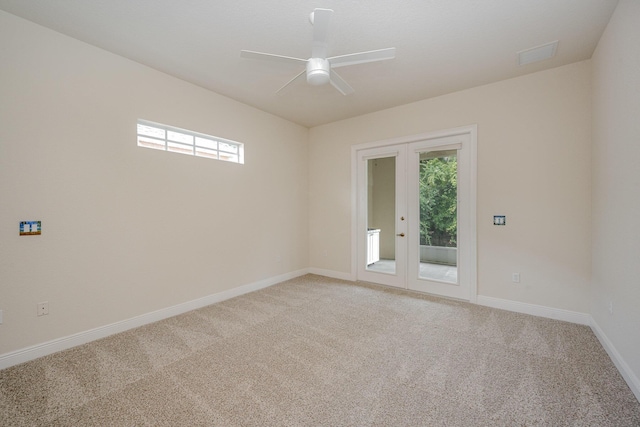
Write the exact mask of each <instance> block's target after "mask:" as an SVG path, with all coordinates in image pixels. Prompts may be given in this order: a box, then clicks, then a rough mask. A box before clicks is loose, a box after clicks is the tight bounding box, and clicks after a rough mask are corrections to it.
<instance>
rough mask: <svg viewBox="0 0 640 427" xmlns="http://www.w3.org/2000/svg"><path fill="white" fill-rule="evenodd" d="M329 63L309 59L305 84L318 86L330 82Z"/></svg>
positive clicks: (320, 59) (319, 59) (322, 60)
mask: <svg viewBox="0 0 640 427" xmlns="http://www.w3.org/2000/svg"><path fill="white" fill-rule="evenodd" d="M330 69H331V66H330V65H329V61H327V60H326V59H322V58H310V59H309V61H308V62H307V83H309V84H311V85H314V86H320V85H324V84H327V83H329V80H331V74H330Z"/></svg>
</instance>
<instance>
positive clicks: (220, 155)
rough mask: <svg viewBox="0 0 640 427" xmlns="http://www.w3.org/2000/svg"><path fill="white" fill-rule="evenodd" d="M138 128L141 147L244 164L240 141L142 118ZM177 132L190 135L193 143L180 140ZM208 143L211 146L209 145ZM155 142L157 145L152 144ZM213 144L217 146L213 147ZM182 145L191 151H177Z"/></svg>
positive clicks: (138, 141) (138, 142) (138, 140)
mask: <svg viewBox="0 0 640 427" xmlns="http://www.w3.org/2000/svg"><path fill="white" fill-rule="evenodd" d="M136 129H137V131H136V134H137V144H138V146H139V147H143V148H150V149H152V150H162V151H167V152H170V153H178V154H189V155H192V156H195V157H202V158H206V159H215V160H221V161H225V162H230V163H239V164H244V145H243V144H242V143H239V142H235V141H231V140H228V139H224V138H217V137H215V136H212V135H207V134H203V133H198V132H193V131H190V130H187V129H180V128H177V127H174V126H169V125H163V124H160V123H154V122H150V121H147V120H141V119H139V120H138V122H137V127H136ZM141 130H142V131H141ZM159 131H162V134H163V135H164V138H160V136H159V135H160V132H159ZM176 134H181V135H185V136H188V137H190V139H191V143H185V142H180V141H178V140H177V139H178V138H177V137H175V135H176ZM152 135H153V136H152ZM170 135H171V137H170ZM141 138H142V144H141ZM145 140H146V141H145ZM145 142H146V145H145ZM207 143H209V144H210V145H211V146H207V145H206V144H207ZM153 144H155V145H157V146H150V145H153ZM160 145H162V146H163V148H160ZM212 146H214V147H215V148H212ZM181 147H184V148H185V149H186V148H188V149H189V151H191V152H190V153H186V152H184V151H186V150H183V151H177V150H178V149H180V148H181ZM223 147H224V148H223ZM172 148H173V149H172Z"/></svg>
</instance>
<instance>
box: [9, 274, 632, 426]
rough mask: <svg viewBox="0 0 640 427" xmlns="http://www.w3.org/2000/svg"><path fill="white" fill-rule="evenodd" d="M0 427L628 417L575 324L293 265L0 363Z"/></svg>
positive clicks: (601, 360) (550, 422) (514, 422)
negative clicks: (88, 338) (283, 276)
mask: <svg viewBox="0 0 640 427" xmlns="http://www.w3.org/2000/svg"><path fill="white" fill-rule="evenodd" d="M0 425H2V426H22V425H25V426H27V425H28V426H38V425H47V426H57V425H65V426H91V425H95V426H119V425H122V426H125V425H126V426H145V425H150V426H162V425H166V426H226V427H227V426H228V427H231V426H445V425H446V426H537V425H540V426H639V425H640V404H639V403H638V401H637V400H636V399H635V397H634V396H633V394H632V393H631V391H630V390H629V388H628V387H627V385H626V384H625V382H624V380H623V379H622V378H621V376H620V374H619V373H618V372H617V370H616V368H615V367H614V366H613V364H612V362H611V361H610V359H609V358H608V356H607V354H606V353H605V351H604V350H603V348H602V347H601V346H600V344H599V343H598V341H597V339H596V337H595V336H594V335H593V333H592V332H591V330H590V329H589V328H588V327H585V326H580V325H574V324H570V323H564V322H558V321H553V320H548V319H542V318H536V317H532V316H527V315H520V314H515V313H510V312H506V311H501V310H495V309H490V308H486V307H480V306H475V305H471V304H466V303H460V302H454V301H448V300H441V299H437V298H431V297H426V296H420V295H416V294H412V293H408V292H403V291H395V290H388V289H384V288H380V287H375V286H366V285H356V284H352V283H348V282H341V281H338V280H333V279H327V278H322V277H318V276H305V277H301V278H298V279H294V280H291V281H288V282H285V283H282V284H279V285H276V286H273V287H270V288H267V289H264V290H262V291H259V292H254V293H252V294H249V295H244V296H241V297H239V298H235V299H232V300H228V301H225V302H222V303H219V304H215V305H212V306H209V307H205V308H203V309H200V310H196V311H193V312H190V313H186V314H184V315H181V316H177V317H174V318H171V319H167V320H165V321H161V322H157V323H154V324H151V325H148V326H144V327H141V328H138V329H135V330H131V331H128V332H125V333H122V334H118V335H115V336H112V337H109V338H106V339H103V340H99V341H95V342H93V343H90V344H86V345H83V346H80V347H76V348H74V349H71V350H68V351H64V352H61V353H58V354H54V355H51V356H47V357H44V358H42V359H38V360H35V361H32V362H29V363H25V364H23V365H20V366H15V367H12V368H9V369H5V370H3V371H0Z"/></svg>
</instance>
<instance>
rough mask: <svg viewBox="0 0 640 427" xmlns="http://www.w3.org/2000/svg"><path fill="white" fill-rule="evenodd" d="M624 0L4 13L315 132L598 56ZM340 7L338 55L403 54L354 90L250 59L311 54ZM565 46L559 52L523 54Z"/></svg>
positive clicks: (42, 1) (338, 1)
mask: <svg viewBox="0 0 640 427" xmlns="http://www.w3.org/2000/svg"><path fill="white" fill-rule="evenodd" d="M617 2H618V0H324V1H323V0H278V1H264V0H262V1H260V0H188V1H176V0H109V1H102V0H0V9H2V10H5V11H6V12H9V13H12V14H14V15H17V16H20V17H23V18H25V19H28V20H30V21H33V22H36V23H38V24H41V25H43V26H46V27H49V28H51V29H53V30H56V31H59V32H61V33H64V34H67V35H69V36H71V37H74V38H77V39H79V40H82V41H85V42H87V43H90V44H92V45H95V46H98V47H101V48H103V49H106V50H108V51H111V52H114V53H116V54H118V55H121V56H124V57H127V58H130V59H132V60H134V61H137V62H140V63H142V64H146V65H148V66H150V67H153V68H155V69H157V70H160V71H163V72H165V73H167V74H170V75H173V76H175V77H178V78H181V79H183V80H186V81H189V82H192V83H194V84H196V85H199V86H202V87H204V88H207V89H210V90H212V91H214V92H217V93H219V94H222V95H226V96H228V97H230V98H233V99H236V100H238V101H240V102H243V103H245V104H249V105H252V106H254V107H257V108H259V109H261V110H264V111H267V112H270V113H273V114H275V115H277V116H280V117H283V118H285V119H288V120H291V121H293V122H296V123H299V124H301V125H304V126H307V127H313V126H316V125H320V124H324V123H329V122H333V121H336V120H341V119H345V118H349V117H354V116H357V115H361V114H364V113H369V112H372V111H377V110H382V109H385V108H389V107H393V106H397V105H402V104H406V103H409V102H413V101H418V100H421V99H426V98H430V97H434V96H438V95H443V94H446V93H450V92H454V91H458V90H462V89H466V88H470V87H474V86H478V85H482V84H487V83H492V82H496V81H499V80H503V79H506V78H511V77H515V76H519V75H523V74H527V73H532V72H536V71H540V70H543V69H547V68H553V67H558V66H561V65H565V64H569V63H572V62H576V61H581V60H584V59H588V58H590V57H591V55H592V53H593V51H594V49H595V47H596V44H597V42H598V40H599V38H600V36H601V35H602V32H603V31H604V28H605V26H606V25H607V22H608V21H609V18H610V17H611V14H612V13H613V10H614V9H615V6H616V4H617ZM316 7H322V8H330V9H333V10H334V11H335V12H334V14H333V16H332V18H331V23H330V34H329V52H328V53H329V56H337V55H344V54H348V53H354V52H360V51H367V50H374V49H382V48H387V47H396V49H397V51H396V58H395V59H393V60H389V61H382V62H376V63H369V64H360V65H354V66H349V67H344V68H341V69H340V75H341V76H342V77H343V78H344V79H345V80H346V81H347V82H348V83H349V84H350V85H351V86H352V87H353V88H354V89H355V91H356V92H355V93H354V94H352V95H349V96H343V95H341V94H340V93H339V92H337V91H336V90H335V89H334V88H333V87H332V86H331V85H326V86H320V87H314V86H308V85H307V84H306V82H304V80H302V81H298V82H296V84H295V85H294V86H293V87H290V88H289V89H288V90H287V91H285V93H283V94H280V95H276V91H277V90H278V89H279V88H280V87H281V86H282V85H284V84H285V83H286V82H287V81H289V80H290V79H291V78H292V77H293V76H295V75H296V74H297V73H298V72H300V71H302V69H303V67H300V66H298V65H290V64H281V63H275V62H266V61H265V62H263V61H256V60H249V59H241V58H240V50H241V49H247V50H254V51H261V52H268V53H274V54H279V55H285V56H293V57H298V58H304V59H306V58H308V57H309V56H310V54H311V39H312V26H311V24H310V23H309V20H308V16H309V13H310V12H311V11H312V10H313V9H314V8H316ZM554 40H559V41H560V43H559V45H558V50H557V53H556V56H555V57H554V58H552V59H549V60H545V61H542V62H538V63H534V64H529V65H526V66H522V67H521V66H518V64H517V54H516V53H517V52H518V51H521V50H524V49H528V48H531V47H534V46H538V45H541V44H545V43H548V42H552V41H554Z"/></svg>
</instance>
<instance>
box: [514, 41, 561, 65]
mask: <svg viewBox="0 0 640 427" xmlns="http://www.w3.org/2000/svg"><path fill="white" fill-rule="evenodd" d="M557 48H558V40H556V41H554V42H551V43H547V44H543V45H541V46H536V47H532V48H531V49H526V50H521V51H520V52H518V65H527V64H531V63H533V62H538V61H542V60H545V59H549V58H551V57H553V55H555V54H556V49H557Z"/></svg>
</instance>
